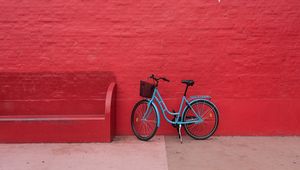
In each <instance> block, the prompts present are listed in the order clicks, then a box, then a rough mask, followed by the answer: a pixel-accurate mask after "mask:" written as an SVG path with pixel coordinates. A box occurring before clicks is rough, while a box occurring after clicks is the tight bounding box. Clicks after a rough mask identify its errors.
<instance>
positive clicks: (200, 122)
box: [131, 75, 219, 143]
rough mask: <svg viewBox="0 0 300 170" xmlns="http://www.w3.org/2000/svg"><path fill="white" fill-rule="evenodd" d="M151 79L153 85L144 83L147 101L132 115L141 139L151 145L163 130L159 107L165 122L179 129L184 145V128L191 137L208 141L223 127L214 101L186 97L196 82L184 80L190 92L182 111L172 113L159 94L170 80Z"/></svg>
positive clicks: (134, 127) (135, 107)
mask: <svg viewBox="0 0 300 170" xmlns="http://www.w3.org/2000/svg"><path fill="white" fill-rule="evenodd" d="M149 78H150V79H152V80H153V83H148V82H146V81H140V96H142V97H144V99H142V100H140V101H139V102H137V103H136V104H135V105H134V107H133V110H132V114H131V128H132V131H133V133H134V135H135V136H136V137H137V138H138V139H140V140H143V141H148V140H149V139H151V138H152V137H153V136H154V135H155V133H156V131H157V128H158V127H159V126H160V112H159V110H158V107H157V105H158V106H159V109H160V111H161V113H162V115H163V117H164V118H165V120H166V121H167V122H168V123H170V124H172V126H173V127H175V128H176V129H177V132H178V136H179V139H180V141H181V143H182V133H181V128H182V126H184V129H185V131H186V133H187V134H188V135H189V136H191V137H192V138H194V139H197V140H204V139H207V138H209V137H210V136H212V135H213V134H214V133H215V131H216V130H217V128H218V124H219V112H218V109H217V107H216V106H215V104H213V103H212V102H211V97H209V96H191V97H190V98H188V99H187V97H186V93H187V90H188V88H189V87H190V86H193V85H194V81H193V80H182V83H184V84H186V88H185V91H184V94H183V96H182V99H181V104H180V107H179V111H178V112H175V111H174V110H173V111H172V112H171V111H169V109H168V108H167V106H166V104H165V102H164V100H163V98H162V97H161V95H160V93H159V91H158V83H159V81H160V80H163V81H166V82H170V80H168V79H167V78H165V77H155V76H154V75H151V76H150V77H149ZM167 114H170V115H172V116H173V119H169V118H168V117H167Z"/></svg>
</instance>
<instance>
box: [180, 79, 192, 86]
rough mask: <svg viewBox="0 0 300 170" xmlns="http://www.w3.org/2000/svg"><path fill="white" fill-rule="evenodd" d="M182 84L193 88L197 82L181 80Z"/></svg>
mask: <svg viewBox="0 0 300 170" xmlns="http://www.w3.org/2000/svg"><path fill="white" fill-rule="evenodd" d="M181 83H184V84H186V85H187V86H193V85H194V83H195V82H194V80H181Z"/></svg>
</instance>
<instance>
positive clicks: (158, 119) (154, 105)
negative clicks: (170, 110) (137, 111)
mask: <svg viewBox="0 0 300 170" xmlns="http://www.w3.org/2000/svg"><path fill="white" fill-rule="evenodd" d="M147 100H148V101H149V102H150V100H149V99H147ZM151 104H153V107H154V109H155V113H156V116H157V127H159V126H160V116H159V112H158V108H157V106H156V104H155V103H154V102H152V103H151Z"/></svg>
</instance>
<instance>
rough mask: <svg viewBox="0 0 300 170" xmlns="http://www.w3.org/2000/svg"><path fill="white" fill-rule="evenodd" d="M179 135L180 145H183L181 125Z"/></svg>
mask: <svg viewBox="0 0 300 170" xmlns="http://www.w3.org/2000/svg"><path fill="white" fill-rule="evenodd" d="M178 135H179V139H180V143H181V144H182V142H183V139H182V135H181V124H180V125H179V129H178Z"/></svg>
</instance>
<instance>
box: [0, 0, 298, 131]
mask: <svg viewBox="0 0 300 170" xmlns="http://www.w3.org/2000/svg"><path fill="white" fill-rule="evenodd" d="M0 4H1V5H0V11H1V12H0V59H1V60H0V71H2V72H40V71H57V72H64V71H112V72H114V74H115V75H116V78H117V83H118V95H117V106H118V107H117V122H116V123H117V133H118V134H131V131H130V119H129V118H130V114H131V113H130V112H131V108H132V106H133V104H134V103H135V102H136V101H137V100H138V99H139V96H138V88H139V84H138V83H139V80H140V79H144V78H146V77H147V76H148V75H149V74H151V73H154V74H160V75H165V76H167V77H168V78H169V79H171V83H169V84H167V83H164V84H161V86H160V87H161V88H160V89H161V93H162V95H163V96H164V97H165V98H167V99H168V101H167V103H170V108H175V109H176V108H177V107H175V106H174V105H175V104H178V103H179V100H176V98H177V97H180V95H181V94H182V93H183V89H184V86H183V85H181V84H180V83H179V81H180V80H181V79H184V78H187V79H188V78H190V79H194V80H195V81H196V84H195V86H194V87H192V88H191V89H190V91H189V94H192V93H193V94H208V95H211V96H212V97H213V101H215V103H216V104H217V105H218V106H219V110H220V116H221V117H220V119H221V120H220V129H219V131H218V134H219V135H300V114H299V112H300V105H299V103H300V76H299V75H300V58H299V57H300V1H298V0H255V1H241V0H221V3H218V1H217V0H192V1H191V0H167V1H166V0H152V1H146V0H142V1H133V0H130V1H129V0H114V1H104V0H103V1H100V0H86V1H85V0H81V1H80V0H71V1H58V0H53V1H46V0H23V1H19V0H0ZM158 132H159V133H167V134H170V133H173V132H175V130H174V129H172V128H171V127H170V126H169V125H167V124H166V123H164V124H163V127H162V128H161V129H160V130H159V131H158Z"/></svg>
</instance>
